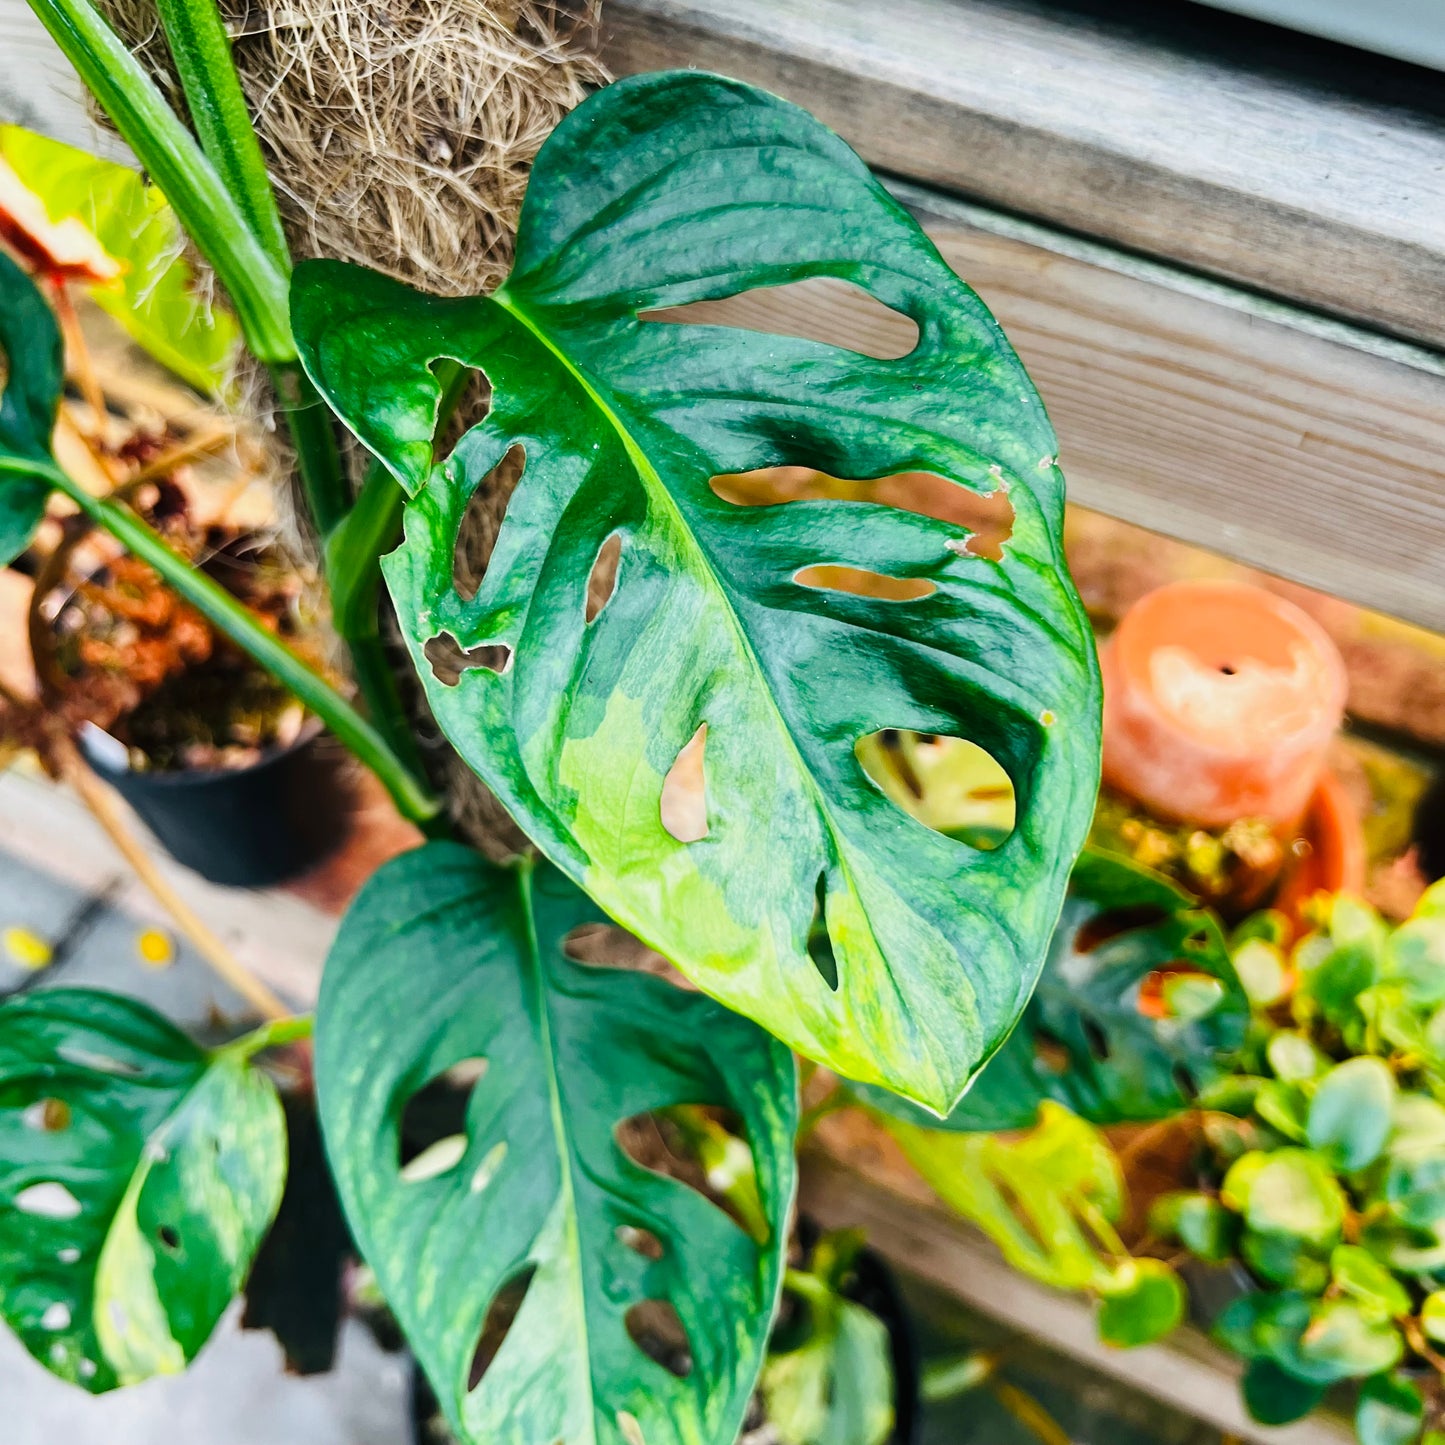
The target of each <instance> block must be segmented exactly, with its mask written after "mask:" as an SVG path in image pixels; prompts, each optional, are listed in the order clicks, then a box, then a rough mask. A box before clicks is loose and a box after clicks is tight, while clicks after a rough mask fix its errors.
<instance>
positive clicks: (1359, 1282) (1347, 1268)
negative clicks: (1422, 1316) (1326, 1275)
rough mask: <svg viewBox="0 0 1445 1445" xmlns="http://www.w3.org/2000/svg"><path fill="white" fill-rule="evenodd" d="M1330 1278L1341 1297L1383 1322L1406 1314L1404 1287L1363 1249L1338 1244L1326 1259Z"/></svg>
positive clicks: (1406, 1300)
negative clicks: (1327, 1259)
mask: <svg viewBox="0 0 1445 1445" xmlns="http://www.w3.org/2000/svg"><path fill="white" fill-rule="evenodd" d="M1330 1276H1331V1278H1332V1280H1333V1281H1334V1283H1335V1285H1336V1286H1337V1287H1338V1288H1339V1290H1340V1291H1341V1293H1343V1294H1347V1295H1349V1296H1350V1298H1352V1299H1353V1300H1354V1301H1355V1302H1356V1303H1357V1304H1359V1305H1361V1306H1362V1307H1363V1308H1365V1309H1367V1310H1373V1311H1374V1312H1375V1313H1377V1314H1379V1315H1381V1316H1382V1317H1384V1318H1385V1319H1391V1318H1393V1317H1395V1316H1396V1315H1403V1314H1408V1313H1409V1310H1410V1296H1409V1294H1408V1293H1407V1292H1406V1290H1405V1286H1404V1285H1402V1284H1401V1283H1400V1281H1399V1280H1397V1279H1396V1278H1395V1276H1394V1275H1393V1274H1391V1273H1390V1271H1389V1270H1388V1269H1386V1268H1385V1266H1384V1265H1383V1264H1381V1263H1380V1262H1379V1260H1377V1259H1376V1258H1375V1256H1374V1255H1372V1254H1371V1253H1370V1251H1369V1250H1367V1249H1362V1248H1361V1247H1360V1246H1359V1245H1357V1244H1339V1245H1336V1246H1335V1249H1334V1253H1333V1254H1331V1255H1330Z"/></svg>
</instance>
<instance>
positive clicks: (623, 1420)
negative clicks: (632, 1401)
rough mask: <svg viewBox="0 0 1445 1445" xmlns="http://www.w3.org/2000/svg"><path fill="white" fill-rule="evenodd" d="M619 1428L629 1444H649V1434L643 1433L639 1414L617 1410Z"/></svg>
mask: <svg viewBox="0 0 1445 1445" xmlns="http://www.w3.org/2000/svg"><path fill="white" fill-rule="evenodd" d="M617 1429H618V1431H619V1432H620V1433H621V1435H622V1438H623V1440H624V1441H626V1442H627V1445H647V1436H646V1435H644V1434H643V1433H642V1426H641V1425H639V1424H638V1423H637V1416H636V1415H634V1414H632V1413H631V1411H629V1410H619V1411H618V1412H617Z"/></svg>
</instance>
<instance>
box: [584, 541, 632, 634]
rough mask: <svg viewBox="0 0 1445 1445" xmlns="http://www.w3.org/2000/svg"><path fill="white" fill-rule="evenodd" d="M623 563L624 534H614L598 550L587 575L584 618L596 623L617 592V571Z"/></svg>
mask: <svg viewBox="0 0 1445 1445" xmlns="http://www.w3.org/2000/svg"><path fill="white" fill-rule="evenodd" d="M621 562H622V533H621V532H614V533H613V534H612V535H611V536H610V537H608V538H607V539H606V540H605V541H604V542H603V543H602V545H601V546H600V547H599V548H598V549H597V557H596V560H595V561H594V562H593V563H592V570H591V572H589V573H588V574H587V601H586V604H585V606H584V608H583V618H584V620H585V621H587V622H589V623H590V622H595V621H596V620H597V617H598V614H599V613H601V611H602V609H603V608H604V607H606V606H607V604H608V603H609V602H610V601H611V600H612V594H613V592H615V591H616V590H617V569H618V567H619V566H620V564H621Z"/></svg>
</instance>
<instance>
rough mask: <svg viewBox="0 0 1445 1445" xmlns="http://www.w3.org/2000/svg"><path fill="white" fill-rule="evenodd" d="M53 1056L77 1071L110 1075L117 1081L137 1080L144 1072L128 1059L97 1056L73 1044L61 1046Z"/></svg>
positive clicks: (106, 1055) (104, 1055) (107, 1055)
mask: <svg viewBox="0 0 1445 1445" xmlns="http://www.w3.org/2000/svg"><path fill="white" fill-rule="evenodd" d="M55 1055H56V1057H57V1058H59V1059H63V1060H64V1061H65V1062H66V1063H67V1064H74V1065H75V1066H76V1068H78V1069H89V1070H90V1071H91V1072H92V1073H96V1074H112V1075H114V1076H115V1077H116V1078H118V1079H138V1078H139V1077H140V1076H141V1074H142V1073H143V1072H144V1070H143V1069H141V1067H140V1066H139V1065H138V1064H133V1063H131V1062H130V1061H129V1060H128V1059H116V1058H112V1057H111V1056H110V1055H109V1054H97V1053H94V1052H92V1051H91V1050H90V1049H85V1048H80V1047H78V1046H77V1045H75V1044H61V1045H60V1046H59V1047H58V1048H57V1049H56V1050H55Z"/></svg>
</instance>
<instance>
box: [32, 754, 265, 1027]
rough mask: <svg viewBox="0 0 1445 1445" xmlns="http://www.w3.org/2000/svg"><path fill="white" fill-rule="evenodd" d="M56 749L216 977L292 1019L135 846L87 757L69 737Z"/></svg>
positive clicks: (70, 777)
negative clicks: (82, 754) (88, 763)
mask: <svg viewBox="0 0 1445 1445" xmlns="http://www.w3.org/2000/svg"><path fill="white" fill-rule="evenodd" d="M57 750H58V752H59V755H60V764H61V775H62V776H63V777H64V778H65V780H66V782H68V783H69V784H70V785H71V787H73V788H74V789H75V791H76V792H77V793H78V794H79V795H80V800H81V802H83V803H84V804H85V806H86V807H87V808H89V809H90V811H91V813H92V814H93V815H94V817H95V820H96V822H97V823H99V824H100V826H101V827H102V828H104V829H105V831H106V834H107V835H108V836H109V838H110V841H111V842H112V843H114V844H115V846H116V850H117V851H118V852H119V853H120V855H121V857H122V858H124V859H125V861H126V862H127V863H129V864H130V866H131V868H132V869H133V870H134V872H135V875H136V877H137V878H139V879H140V881H141V882H142V883H144V884H145V886H146V887H147V888H148V889H149V890H150V891H151V893H152V895H153V896H154V897H155V900H156V902H157V903H159V904H160V905H161V907H162V908H164V909H165V910H166V912H167V913H169V914H170V915H171V917H172V918H173V919H174V920H175V923H176V927H177V928H179V929H180V931H181V932H182V933H183V934H185V936H186V937H187V938H188V939H190V941H191V944H192V946H193V947H194V948H195V950H196V952H197V953H199V954H200V955H201V957H202V958H204V959H205V960H206V962H207V963H208V964H210V966H211V967H212V969H214V970H215V972H216V975H217V976H218V977H219V978H221V979H222V980H223V981H224V982H226V983H227V984H229V985H230V986H231V988H233V989H235V991H236V992H237V993H238V994H240V995H241V997H242V998H243V999H245V1000H246V1002H247V1003H248V1004H250V1005H251V1007H252V1008H253V1009H255V1010H256V1012H257V1013H258V1014H260V1015H261V1017H262V1018H265V1019H284V1018H289V1017H290V1016H291V1013H292V1010H291V1009H289V1008H288V1007H287V1006H286V1005H285V1004H284V1003H283V1002H282V1001H281V999H280V998H279V997H278V996H277V995H276V994H274V993H273V992H272V991H271V990H270V989H269V988H268V987H267V986H266V985H265V984H264V983H262V982H261V980H260V979H259V978H257V977H256V976H255V974H253V973H252V972H251V971H250V970H249V969H247V968H243V967H242V966H241V965H240V964H239V963H237V962H236V960H235V959H234V958H232V957H231V954H230V952H229V951H228V950H227V948H226V946H225V945H224V944H223V943H222V942H221V940H220V939H219V938H217V937H216V935H215V934H214V933H212V932H211V930H210V929H209V928H207V927H206V925H205V923H204V922H203V921H202V919H201V918H200V916H199V915H198V914H197V913H196V912H195V911H194V910H193V909H192V908H191V907H190V905H189V904H188V903H187V902H186V901H185V899H184V898H182V897H181V895H180V894H179V893H177V892H176V890H175V889H174V888H173V887H171V884H170V881H169V879H167V878H166V876H165V874H163V873H162V872H161V871H160V869H159V868H158V867H157V866H156V862H155V859H154V858H152V857H151V855H150V854H149V853H147V852H146V850H145V849H144V848H142V847H141V845H140V844H139V843H137V842H136V840H135V838H134V836H132V834H131V832H130V830H129V829H128V828H127V827H126V826H125V822H124V821H123V819H122V816H121V812H120V809H119V808H118V807H116V803H115V797H114V795H113V794H112V793H111V791H110V789H109V788H107V787H106V786H105V784H104V783H102V782H101V781H100V779H99V778H97V777H96V776H95V774H94V773H93V772H91V770H90V768H89V767H87V766H86V763H85V759H84V758H82V757H81V756H80V752H79V750H78V749H77V748H76V747H75V745H74V744H73V743H72V742H71V741H70V739H69V738H66V739H64V740H63V741H62V742H58V743H57Z"/></svg>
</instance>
